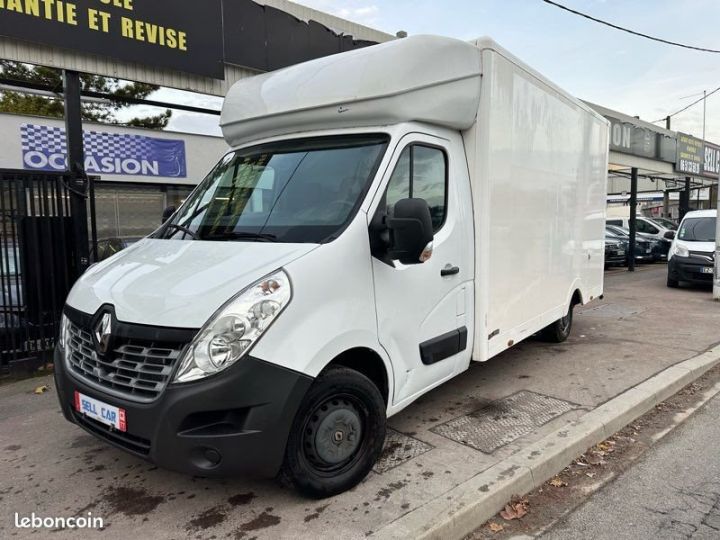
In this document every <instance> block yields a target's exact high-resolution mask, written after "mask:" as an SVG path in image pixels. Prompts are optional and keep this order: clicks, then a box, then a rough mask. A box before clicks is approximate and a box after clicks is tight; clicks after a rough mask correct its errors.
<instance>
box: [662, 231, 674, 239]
mask: <svg viewBox="0 0 720 540" xmlns="http://www.w3.org/2000/svg"><path fill="white" fill-rule="evenodd" d="M663 236H664V237H665V238H666V239H667V240H675V231H667V232H666V233H665V234H664V235H663Z"/></svg>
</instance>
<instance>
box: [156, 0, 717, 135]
mask: <svg viewBox="0 0 720 540" xmlns="http://www.w3.org/2000/svg"><path fill="white" fill-rule="evenodd" d="M558 1H559V3H562V4H565V5H567V6H568V7H571V8H573V9H576V10H578V11H582V12H584V13H587V14H589V15H592V16H594V17H597V18H601V19H605V20H607V21H609V22H613V23H615V24H618V25H620V26H625V27H627V28H630V29H633V30H636V31H638V32H643V33H646V34H650V35H653V36H657V37H661V38H664V39H667V40H671V41H677V42H681V43H685V44H688V45H694V46H698V47H705V48H711V49H720V17H719V16H718V15H719V14H720V10H719V9H718V8H720V0H680V1H679V0H558ZM299 3H301V4H304V5H306V6H309V7H312V8H315V9H318V10H321V11H325V12H328V13H332V14H333V15H337V16H339V17H343V18H345V19H349V20H351V21H354V22H357V23H361V24H364V25H366V26H370V27H372V28H376V29H378V30H382V31H385V32H388V33H392V34H394V33H395V32H397V31H398V30H405V31H407V32H408V34H410V35H416V34H438V35H444V36H450V37H456V38H459V39H465V40H468V39H472V38H475V37H479V36H483V35H487V36H490V37H492V38H493V39H495V40H496V41H497V42H498V43H500V44H501V45H502V46H504V47H505V48H506V49H508V50H510V52H512V53H513V54H515V55H516V56H518V57H519V58H521V59H522V60H523V61H525V62H526V63H528V64H529V65H530V66H532V67H533V68H535V69H536V70H538V71H539V72H541V73H542V74H543V75H545V76H546V77H547V78H549V79H550V80H552V81H553V82H555V83H556V84H558V85H559V86H560V87H562V88H564V89H565V90H566V91H568V92H570V93H571V94H573V95H575V96H577V97H579V98H581V99H585V100H587V101H591V102H594V103H598V104H600V105H603V106H605V107H608V108H610V109H615V110H618V111H622V112H624V113H626V114H629V115H631V116H640V117H641V118H642V119H644V120H648V121H653V120H657V119H660V118H664V117H665V116H666V115H668V114H670V113H672V112H675V111H677V110H678V109H681V108H682V107H684V106H685V105H687V104H689V103H690V102H692V101H694V100H695V99H697V98H698V97H701V96H702V93H703V90H707V91H708V92H709V91H711V90H714V89H715V88H717V87H719V86H720V54H712V53H706V52H698V51H692V50H686V49H682V48H678V47H673V46H669V45H665V44H662V43H657V42H653V41H650V40H647V39H644V38H640V37H636V36H632V35H629V34H626V33H624V32H619V31H617V30H614V29H612V28H608V27H606V26H603V25H600V24H597V23H595V22H592V21H589V20H586V19H583V18H581V17H578V16H576V15H573V14H570V13H568V12H565V11H563V10H560V9H558V8H557V7H554V6H551V5H549V4H546V3H544V2H542V1H541V0H302V1H301V2H299ZM158 95H159V97H161V98H163V99H165V98H170V99H176V98H181V99H183V100H185V99H190V100H192V101H193V102H196V101H198V100H199V101H204V104H205V105H210V106H219V105H220V103H221V100H219V99H217V98H202V97H200V96H196V97H192V98H188V97H186V94H185V93H179V92H177V91H171V90H162V91H161V92H158ZM158 95H156V96H153V97H154V98H157V97H158ZM688 96H691V97H688ZM702 118H703V107H702V103H700V104H698V105H696V106H695V107H693V108H691V109H689V110H688V111H686V112H684V113H682V114H679V115H677V116H675V117H673V119H672V129H673V130H676V131H683V132H686V133H691V134H693V135H696V136H698V137H701V136H702V126H703V120H702ZM216 124H217V118H203V117H199V116H197V115H189V114H184V113H178V112H176V113H175V118H174V119H173V121H172V123H171V125H170V128H171V129H178V130H185V129H188V130H193V131H197V130H199V131H205V132H212V133H219V131H218V130H217V128H216ZM661 125H664V123H663V124H661ZM706 138H707V139H708V140H711V141H715V142H718V143H720V92H718V93H717V94H715V95H713V96H711V97H709V98H708V99H707V115H706Z"/></svg>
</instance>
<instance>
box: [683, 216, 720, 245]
mask: <svg viewBox="0 0 720 540" xmlns="http://www.w3.org/2000/svg"><path fill="white" fill-rule="evenodd" d="M678 238H679V239H680V240H687V241H689V242H714V241H715V218H714V217H702V218H690V219H686V220H685V221H683V222H682V224H681V225H680V234H678Z"/></svg>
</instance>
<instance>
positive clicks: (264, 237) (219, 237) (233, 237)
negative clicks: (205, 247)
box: [203, 231, 277, 242]
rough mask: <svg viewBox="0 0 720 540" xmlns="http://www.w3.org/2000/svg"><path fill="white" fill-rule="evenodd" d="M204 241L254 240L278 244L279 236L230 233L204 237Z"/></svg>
mask: <svg viewBox="0 0 720 540" xmlns="http://www.w3.org/2000/svg"><path fill="white" fill-rule="evenodd" d="M203 240H254V241H256V242H277V236H275V235H274V234H269V233H253V232H235V231H228V232H223V233H219V234H210V235H207V236H203Z"/></svg>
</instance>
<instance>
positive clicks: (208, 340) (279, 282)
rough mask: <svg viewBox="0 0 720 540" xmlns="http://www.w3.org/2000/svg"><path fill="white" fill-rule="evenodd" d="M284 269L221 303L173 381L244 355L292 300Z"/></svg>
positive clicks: (211, 371)
mask: <svg viewBox="0 0 720 540" xmlns="http://www.w3.org/2000/svg"><path fill="white" fill-rule="evenodd" d="M291 296H292V288H291V286H290V278H288V276H287V274H286V273H285V272H284V271H283V270H278V271H277V272H275V273H273V274H272V275H269V276H266V277H264V278H262V279H261V280H260V281H258V282H256V283H254V284H253V285H251V286H250V287H249V288H247V289H245V290H244V291H242V292H240V293H239V294H238V295H237V296H235V297H234V298H232V299H231V300H230V301H229V302H228V303H226V304H225V305H224V306H223V307H221V308H220V309H219V310H218V311H217V312H215V314H214V315H213V316H212V317H211V318H210V320H209V321H208V322H207V324H205V326H204V327H203V328H202V329H201V330H200V332H198V334H197V336H195V339H193V341H192V342H191V343H190V345H189V346H188V348H187V349H186V350H185V354H184V355H183V357H182V358H181V360H180V369H178V372H177V374H176V375H175V379H174V382H180V383H184V382H190V381H195V380H198V379H202V378H203V377H207V376H208V375H212V374H214V373H218V372H219V371H222V370H223V369H225V368H227V367H229V366H231V365H232V364H234V363H235V362H237V361H238V360H239V359H240V358H242V357H243V356H244V355H245V354H246V353H247V352H248V350H249V349H250V347H252V345H253V343H255V342H256V341H257V340H258V339H259V338H260V336H262V335H263V333H264V332H265V330H267V328H268V327H269V326H270V324H271V323H272V322H273V321H274V320H275V318H276V317H277V316H278V315H279V314H280V313H281V312H282V310H283V309H285V306H287V305H288V302H290V297H291Z"/></svg>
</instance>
